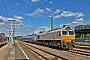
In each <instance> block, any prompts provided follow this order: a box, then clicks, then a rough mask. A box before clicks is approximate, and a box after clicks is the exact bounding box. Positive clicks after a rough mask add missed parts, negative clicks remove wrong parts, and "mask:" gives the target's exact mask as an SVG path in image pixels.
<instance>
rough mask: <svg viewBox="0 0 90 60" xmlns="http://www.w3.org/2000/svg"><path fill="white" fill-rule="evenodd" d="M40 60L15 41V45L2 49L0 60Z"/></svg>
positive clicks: (0, 49)
mask: <svg viewBox="0 0 90 60" xmlns="http://www.w3.org/2000/svg"><path fill="white" fill-rule="evenodd" d="M33 59H34V60H39V59H37V57H35V56H34V55H33V54H32V53H31V52H30V51H28V50H27V49H25V47H23V46H22V45H21V44H19V43H18V42H17V41H15V45H12V46H10V48H9V45H8V44H6V45H4V46H3V47H1V48H0V60H33Z"/></svg>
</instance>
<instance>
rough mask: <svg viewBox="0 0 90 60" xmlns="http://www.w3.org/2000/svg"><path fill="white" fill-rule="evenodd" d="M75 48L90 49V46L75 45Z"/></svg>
mask: <svg viewBox="0 0 90 60" xmlns="http://www.w3.org/2000/svg"><path fill="white" fill-rule="evenodd" d="M74 48H79V49H85V50H90V46H81V45H75V47H74Z"/></svg>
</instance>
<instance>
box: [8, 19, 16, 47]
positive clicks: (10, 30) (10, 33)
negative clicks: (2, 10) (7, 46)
mask: <svg viewBox="0 0 90 60" xmlns="http://www.w3.org/2000/svg"><path fill="white" fill-rule="evenodd" d="M8 21H10V29H9V43H10V40H11V44H12V45H13V22H14V21H16V20H15V19H9V20H8Z"/></svg>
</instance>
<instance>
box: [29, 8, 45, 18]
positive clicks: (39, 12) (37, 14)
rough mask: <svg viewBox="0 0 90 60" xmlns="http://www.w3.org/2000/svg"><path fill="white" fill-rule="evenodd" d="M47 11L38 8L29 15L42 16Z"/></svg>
mask: <svg viewBox="0 0 90 60" xmlns="http://www.w3.org/2000/svg"><path fill="white" fill-rule="evenodd" d="M43 13H45V10H43V9H40V8H38V9H37V10H35V11H34V12H33V13H31V14H29V16H32V17H35V16H42V15H41V14H43Z"/></svg>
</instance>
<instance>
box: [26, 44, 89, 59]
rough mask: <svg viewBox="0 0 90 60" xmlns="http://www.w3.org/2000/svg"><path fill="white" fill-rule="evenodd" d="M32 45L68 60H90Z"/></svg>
mask: <svg viewBox="0 0 90 60" xmlns="http://www.w3.org/2000/svg"><path fill="white" fill-rule="evenodd" d="M27 44H30V43H27ZM30 45H32V46H35V47H38V48H40V49H43V50H45V51H48V52H50V53H54V54H58V55H59V56H61V57H64V58H67V59H69V60H72V59H73V60H90V57H86V56H81V55H77V54H74V53H70V52H66V51H63V50H58V49H52V48H48V47H45V46H40V45H36V44H30Z"/></svg>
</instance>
